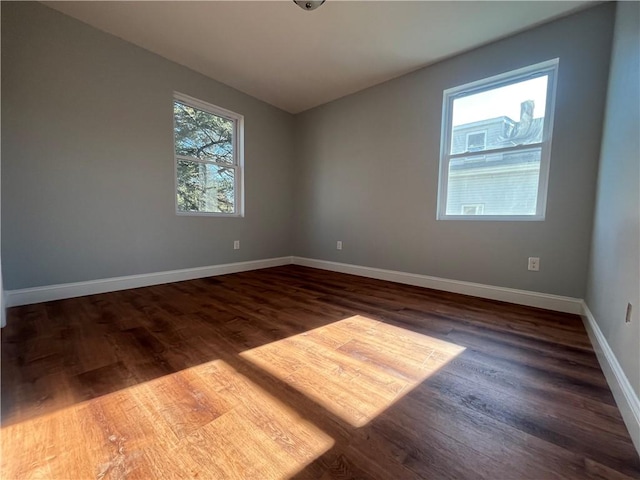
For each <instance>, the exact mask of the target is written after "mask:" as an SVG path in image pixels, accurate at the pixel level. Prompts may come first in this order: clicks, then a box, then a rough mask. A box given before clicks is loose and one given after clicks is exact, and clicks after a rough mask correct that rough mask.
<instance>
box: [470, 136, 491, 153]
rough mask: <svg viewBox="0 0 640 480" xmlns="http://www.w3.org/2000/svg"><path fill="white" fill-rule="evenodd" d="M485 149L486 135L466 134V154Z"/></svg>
mask: <svg viewBox="0 0 640 480" xmlns="http://www.w3.org/2000/svg"><path fill="white" fill-rule="evenodd" d="M485 148H487V133H486V132H476V133H467V152H478V151H481V150H484V149H485Z"/></svg>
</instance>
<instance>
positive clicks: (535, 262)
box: [528, 257, 540, 272]
mask: <svg viewBox="0 0 640 480" xmlns="http://www.w3.org/2000/svg"><path fill="white" fill-rule="evenodd" d="M528 268H529V270H531V271H532V272H537V271H538V270H540V257H529V267H528Z"/></svg>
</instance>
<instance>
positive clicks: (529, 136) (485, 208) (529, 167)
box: [447, 100, 544, 215]
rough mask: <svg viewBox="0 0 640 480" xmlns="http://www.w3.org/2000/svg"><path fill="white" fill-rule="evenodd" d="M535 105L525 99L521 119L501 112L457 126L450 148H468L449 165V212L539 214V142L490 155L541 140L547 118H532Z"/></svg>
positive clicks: (454, 129)
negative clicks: (537, 212)
mask: <svg viewBox="0 0 640 480" xmlns="http://www.w3.org/2000/svg"><path fill="white" fill-rule="evenodd" d="M533 110H534V103H533V101H532V100H528V101H526V102H523V103H522V105H521V110H520V120H519V121H515V120H513V119H511V118H509V117H506V116H501V117H495V118H490V119H486V120H481V121H478V122H472V123H466V124H464V125H458V126H456V127H453V138H452V139H451V144H452V152H451V153H464V152H469V156H468V157H464V158H458V159H456V160H453V161H452V162H451V164H450V170H449V192H448V202H447V213H449V214H454V215H455V214H457V215H460V214H462V215H525V214H531V213H535V211H536V199H537V197H538V195H537V192H538V179H539V176H540V156H541V149H540V147H539V146H534V147H532V149H531V150H526V151H522V150H520V151H517V152H511V153H500V152H497V153H496V152H494V153H487V154H483V153H482V152H484V151H485V150H489V151H492V150H495V149H501V148H505V147H510V146H515V145H528V144H533V145H537V144H539V143H540V142H542V131H543V121H544V117H541V118H533Z"/></svg>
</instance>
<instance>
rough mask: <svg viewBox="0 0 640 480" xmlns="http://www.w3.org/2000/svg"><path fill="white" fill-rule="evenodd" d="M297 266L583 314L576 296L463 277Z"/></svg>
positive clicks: (305, 262) (317, 263)
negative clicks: (535, 290)
mask: <svg viewBox="0 0 640 480" xmlns="http://www.w3.org/2000/svg"><path fill="white" fill-rule="evenodd" d="M293 263H294V264H295V265H302V266H305V267H313V268H320V269H323V270H331V271H333V272H340V273H349V274H352V275H360V276H361V277H369V278H376V279H378V280H388V281H391V282H397V283H404V284H407V285H415V286H418V287H425V288H433V289H434V290H443V291H445V292H452V293H461V294H463V295H471V296H473V297H481V298H488V299H491V300H500V301H503V302H508V303H516V304H518V305H527V306H529V307H538V308H545V309H547V310H554V311H557V312H565V313H574V314H576V315H580V314H581V313H582V300H581V299H578V298H572V297H561V296H559V295H551V294H547V293H538V292H530V291H526V290H516V289H513V288H505V287H494V286H492V285H483V284H480V283H472V282H463V281H459V280H449V279H446V278H439V277H430V276H427V275H419V274H416V273H405V272H397V271H394V270H384V269H381V268H371V267H363V266H361V265H351V264H347V263H338V262H329V261H326V260H315V259H311V258H303V257H293Z"/></svg>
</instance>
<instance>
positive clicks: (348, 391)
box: [240, 315, 464, 427]
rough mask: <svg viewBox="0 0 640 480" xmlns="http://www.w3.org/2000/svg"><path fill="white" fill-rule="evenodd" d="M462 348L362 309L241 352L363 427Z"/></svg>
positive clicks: (330, 409) (245, 356)
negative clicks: (362, 313) (368, 314)
mask: <svg viewBox="0 0 640 480" xmlns="http://www.w3.org/2000/svg"><path fill="white" fill-rule="evenodd" d="M462 351H464V347H460V346H458V345H456V344H453V343H450V342H446V341H443V340H439V339H437V338H433V337H430V336H428V335H423V334H420V333H416V332H413V331H411V330H407V329H403V328H400V327H396V326H393V325H389V324H386V323H384V322H380V321H376V320H372V319H370V318H367V317H363V316H360V315H357V316H353V317H350V318H346V319H344V320H340V321H338V322H335V323H331V324H329V325H325V326H323V327H320V328H317V329H315V330H311V331H308V332H304V333H301V334H298V335H295V336H293V337H289V338H285V339H283V340H279V341H276V342H272V343H269V344H267V345H263V346H260V347H257V348H254V349H251V350H247V351H245V352H242V353H241V354H240V355H241V356H242V357H243V358H244V359H246V360H249V361H250V362H252V363H253V364H254V365H257V366H259V367H260V368H262V369H264V370H266V371H267V372H269V373H270V374H272V375H274V376H275V377H277V378H278V379H280V380H282V381H283V382H286V383H287V384H289V385H291V386H292V387H294V388H295V389H296V390H298V391H299V392H301V393H303V394H304V395H306V396H307V397H309V398H311V399H312V400H314V401H315V402H317V403H318V404H320V405H322V406H323V407H324V408H326V409H327V410H329V411H330V412H332V413H333V414H334V415H336V416H338V417H340V418H341V419H342V420H344V421H346V422H348V423H349V424H351V425H353V426H354V427H361V426H363V425H366V424H367V423H368V422H369V421H371V420H372V419H374V418H375V417H376V416H378V415H379V414H380V413H381V412H383V411H384V410H386V409H387V408H389V407H390V406H391V405H393V404H394V403H395V402H397V401H398V400H399V399H400V398H402V397H403V396H404V395H406V394H407V393H408V392H410V391H411V390H412V389H413V388H415V387H416V385H418V384H420V383H421V382H423V381H424V380H425V379H427V378H428V377H429V376H431V375H433V374H434V373H435V372H437V371H438V370H439V369H440V368H442V367H443V366H444V365H446V364H447V363H448V362H449V361H451V360H452V359H453V358H455V357H456V356H457V355H459V354H460V353H461V352H462Z"/></svg>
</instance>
